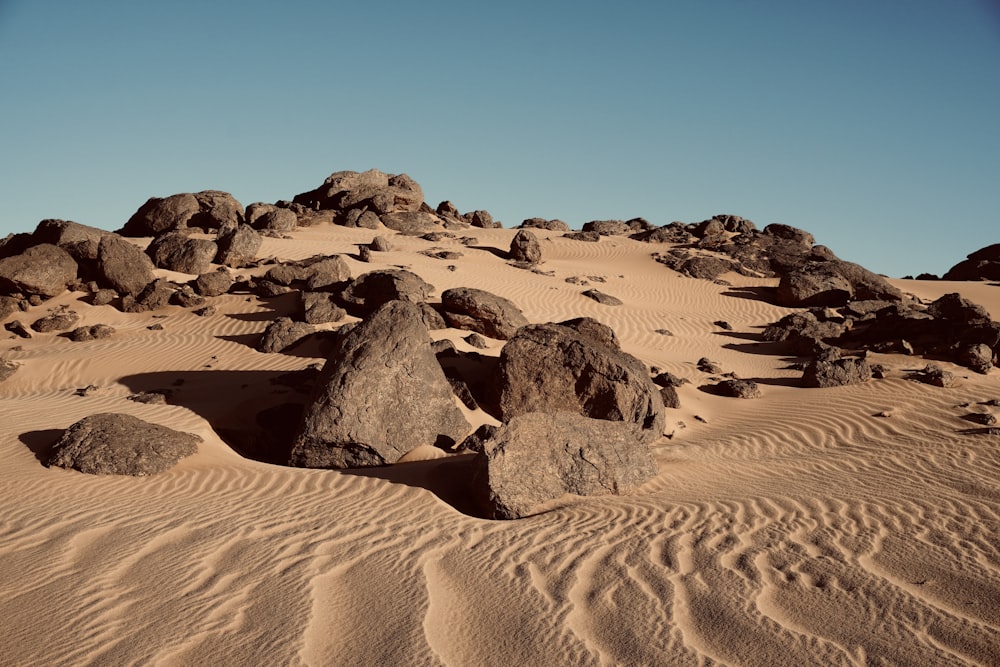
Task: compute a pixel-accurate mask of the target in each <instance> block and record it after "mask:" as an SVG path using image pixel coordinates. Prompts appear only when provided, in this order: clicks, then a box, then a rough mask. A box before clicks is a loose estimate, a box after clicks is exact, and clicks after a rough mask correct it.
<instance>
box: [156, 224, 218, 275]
mask: <svg viewBox="0 0 1000 667" xmlns="http://www.w3.org/2000/svg"><path fill="white" fill-rule="evenodd" d="M218 251H219V248H218V246H217V245H216V244H215V242H214V241H210V240H208V239H193V238H189V237H188V236H187V235H186V234H185V233H183V232H167V233H166V234H161V235H160V236H157V237H156V238H155V239H153V241H152V242H151V243H150V244H149V246H148V247H147V248H146V254H147V255H149V257H150V259H152V260H153V264H154V265H155V266H157V267H158V268H161V269H167V270H168V271H179V272H181V273H194V274H199V273H205V272H206V271H208V270H209V268H211V264H212V260H213V259H215V255H216V254H217V253H218Z"/></svg>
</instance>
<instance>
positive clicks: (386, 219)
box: [379, 211, 441, 234]
mask: <svg viewBox="0 0 1000 667" xmlns="http://www.w3.org/2000/svg"><path fill="white" fill-rule="evenodd" d="M379 220H380V221H381V222H382V224H383V225H385V226H386V227H388V228H389V229H392V230H394V231H397V232H400V233H402V234H423V233H425V232H428V231H432V230H434V229H437V228H438V227H439V225H440V224H441V221H440V219H439V218H438V217H437V216H436V215H434V214H433V213H424V212H422V211H397V212H395V213H385V214H383V215H381V216H379Z"/></svg>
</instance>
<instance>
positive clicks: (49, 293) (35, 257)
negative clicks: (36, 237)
mask: <svg viewBox="0 0 1000 667" xmlns="http://www.w3.org/2000/svg"><path fill="white" fill-rule="evenodd" d="M76 272H77V264H76V261H75V260H74V259H73V258H72V257H71V256H70V254H69V253H68V252H66V251H65V250H63V249H62V248H60V247H58V246H54V245H51V244H49V243H42V244H39V245H35V246H32V247H30V248H28V249H26V250H25V251H24V252H22V253H20V254H17V255H13V256H11V257H5V258H3V259H0V293H5V294H14V293H16V292H23V293H24V294H29V295H33V294H37V295H40V296H44V297H53V296H56V295H58V294H62V292H64V291H65V290H66V285H68V284H69V283H70V282H71V281H73V280H74V279H75V278H76Z"/></svg>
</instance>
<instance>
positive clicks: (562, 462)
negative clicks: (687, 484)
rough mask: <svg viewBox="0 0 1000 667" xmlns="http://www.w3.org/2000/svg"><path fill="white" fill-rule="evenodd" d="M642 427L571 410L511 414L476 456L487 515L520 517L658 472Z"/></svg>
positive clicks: (630, 485) (613, 490)
mask: <svg viewBox="0 0 1000 667" xmlns="http://www.w3.org/2000/svg"><path fill="white" fill-rule="evenodd" d="M646 439H647V438H646V436H645V435H644V434H643V433H642V431H641V429H640V428H639V427H638V426H636V425H634V424H630V423H626V422H612V421H606V420H602V419H590V418H588V417H584V416H582V415H578V414H574V413H571V412H556V413H542V412H532V413H529V414H525V415H521V416H519V417H515V418H513V419H511V420H510V422H509V423H507V424H506V425H504V426H503V427H501V428H500V429H499V430H498V431H497V432H496V433H495V434H494V435H493V437H492V438H490V439H488V440H487V441H486V442H485V443H484V445H483V451H482V452H481V453H479V454H478V455H477V456H476V459H475V473H474V476H473V485H474V493H475V494H476V495H477V497H478V498H479V500H480V502H481V504H482V505H483V507H482V509H483V510H484V512H485V514H486V516H488V517H491V518H494V519H517V518H520V517H524V516H527V515H529V514H532V513H533V512H535V511H537V508H538V507H539V505H541V504H542V503H545V502H547V501H549V500H554V499H556V498H559V497H560V496H562V495H563V494H566V493H572V494H576V495H580V496H600V495H608V494H622V493H628V492H630V491H632V490H633V489H635V488H636V487H638V486H639V485H641V484H642V483H644V482H645V481H646V480H648V479H650V478H651V477H653V476H654V475H656V462H655V461H654V460H653V456H652V454H651V453H650V451H649V447H648V445H647V444H646Z"/></svg>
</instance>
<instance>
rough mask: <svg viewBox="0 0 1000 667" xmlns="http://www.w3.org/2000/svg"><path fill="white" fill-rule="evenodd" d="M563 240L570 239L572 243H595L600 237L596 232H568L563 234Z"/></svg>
mask: <svg viewBox="0 0 1000 667" xmlns="http://www.w3.org/2000/svg"><path fill="white" fill-rule="evenodd" d="M563 238H564V239H570V240H573V241H586V242H588V243H597V242H598V241H600V240H601V235H600V234H598V233H597V232H568V233H566V234H563Z"/></svg>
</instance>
